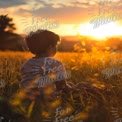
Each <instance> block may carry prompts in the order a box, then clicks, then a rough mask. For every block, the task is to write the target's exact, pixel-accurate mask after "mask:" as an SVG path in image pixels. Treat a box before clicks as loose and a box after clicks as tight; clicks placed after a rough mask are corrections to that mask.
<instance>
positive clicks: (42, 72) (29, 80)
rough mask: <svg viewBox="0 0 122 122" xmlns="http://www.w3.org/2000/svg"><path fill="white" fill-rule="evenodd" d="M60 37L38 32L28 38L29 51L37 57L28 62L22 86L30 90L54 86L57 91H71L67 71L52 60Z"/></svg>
mask: <svg viewBox="0 0 122 122" xmlns="http://www.w3.org/2000/svg"><path fill="white" fill-rule="evenodd" d="M59 41H60V37H59V36H58V35H57V34H55V33H53V32H51V31H48V30H38V31H36V32H33V33H30V35H29V36H27V37H26V43H27V46H28V48H29V51H30V52H31V53H33V54H34V55H35V57H32V58H31V59H29V60H27V61H26V62H25V63H24V64H23V66H22V68H21V72H22V80H21V86H22V87H24V88H26V89H28V88H29V89H30V88H38V89H39V90H40V91H41V90H42V89H44V88H45V87H50V86H53V87H54V89H55V90H56V91H62V90H63V89H65V90H67V91H70V90H72V87H71V86H69V85H68V84H67V83H66V78H67V75H66V70H65V68H64V66H63V64H62V63H61V62H60V61H58V60H56V59H54V58H52V57H53V56H54V55H55V54H56V50H57V44H58V42H59Z"/></svg>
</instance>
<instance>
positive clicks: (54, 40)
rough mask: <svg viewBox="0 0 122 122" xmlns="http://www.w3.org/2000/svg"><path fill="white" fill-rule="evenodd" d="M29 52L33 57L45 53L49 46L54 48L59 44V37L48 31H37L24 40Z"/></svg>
mask: <svg viewBox="0 0 122 122" xmlns="http://www.w3.org/2000/svg"><path fill="white" fill-rule="evenodd" d="M25 40H26V44H27V46H28V48H29V51H30V52H31V53H33V54H35V55H37V54H42V53H45V52H46V51H47V50H48V48H49V46H50V45H51V46H56V45H57V44H58V42H60V37H59V36H58V35H57V34H55V33H54V32H51V31H48V30H37V31H36V32H31V33H30V34H29V35H28V36H27V37H26V38H25Z"/></svg>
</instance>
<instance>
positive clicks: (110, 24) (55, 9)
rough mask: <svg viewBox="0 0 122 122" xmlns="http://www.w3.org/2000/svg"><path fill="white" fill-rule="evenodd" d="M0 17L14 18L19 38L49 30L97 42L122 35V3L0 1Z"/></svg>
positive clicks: (96, 0) (94, 0) (110, 0)
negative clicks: (93, 39) (92, 38)
mask: <svg viewBox="0 0 122 122" xmlns="http://www.w3.org/2000/svg"><path fill="white" fill-rule="evenodd" d="M0 13H1V14H8V16H9V17H11V18H13V22H14V23H15V25H16V32H17V33H20V34H28V33H29V32H31V31H36V30H38V29H48V30H51V31H54V32H56V33H57V34H60V35H73V36H74V35H78V34H80V35H86V36H94V37H96V38H105V37H108V36H117V35H122V0H60V1H59V0H0ZM113 28H114V29H113Z"/></svg>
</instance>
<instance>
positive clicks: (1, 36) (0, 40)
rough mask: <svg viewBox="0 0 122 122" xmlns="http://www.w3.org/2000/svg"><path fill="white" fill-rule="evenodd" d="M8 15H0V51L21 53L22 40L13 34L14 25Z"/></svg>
mask: <svg viewBox="0 0 122 122" xmlns="http://www.w3.org/2000/svg"><path fill="white" fill-rule="evenodd" d="M12 21H13V19H12V18H9V17H8V15H0V50H13V51H15V50H16V51H17V50H18V51H23V47H25V46H24V41H23V38H22V37H21V36H20V35H18V34H16V33H14V30H16V28H15V24H14V23H12Z"/></svg>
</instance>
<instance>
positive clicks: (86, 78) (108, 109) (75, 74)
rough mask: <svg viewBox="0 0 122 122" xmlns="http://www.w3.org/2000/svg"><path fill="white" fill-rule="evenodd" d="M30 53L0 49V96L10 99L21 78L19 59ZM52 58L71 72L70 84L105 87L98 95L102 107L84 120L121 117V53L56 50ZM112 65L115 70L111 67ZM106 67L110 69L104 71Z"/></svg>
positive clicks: (99, 121)
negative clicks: (99, 95)
mask: <svg viewBox="0 0 122 122" xmlns="http://www.w3.org/2000/svg"><path fill="white" fill-rule="evenodd" d="M32 56H33V55H32V54H30V53H28V52H24V53H22V52H0V81H1V80H3V81H5V85H4V87H0V95H1V96H4V97H7V98H8V99H9V100H10V98H11V96H13V95H15V94H16V93H17V92H18V90H19V83H20V80H21V74H20V68H21V66H22V64H23V62H24V61H25V60H27V59H29V58H31V57H32ZM55 58H57V59H58V60H60V61H62V62H63V64H64V65H65V67H66V70H69V71H71V78H69V79H68V82H73V83H74V84H77V83H78V82H88V83H90V84H92V85H94V86H97V87H99V88H103V87H106V89H107V91H109V93H110V94H107V93H106V92H105V94H102V96H103V97H104V100H106V102H105V104H104V105H103V108H104V109H100V110H99V109H98V111H97V112H95V113H91V114H92V115H93V116H94V117H92V119H91V120H89V121H88V122H114V121H115V120H116V119H118V118H122V70H121V66H122V54H121V53H119V54H116V53H115V54H112V55H111V54H110V53H109V52H100V51H97V52H95V51H94V52H91V53H85V52H84V53H57V54H56V56H55ZM111 60H112V61H111ZM113 67H114V68H116V69H118V70H119V71H118V70H116V69H114V70H112V68H113ZM107 68H111V69H109V70H107ZM105 70H106V71H107V73H106V72H105ZM105 73H106V74H105ZM17 98H18V97H17ZM108 98H109V99H108ZM18 99H19V98H18ZM96 116H97V117H96ZM74 122H75V121H74ZM76 122H77V121H76Z"/></svg>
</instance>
